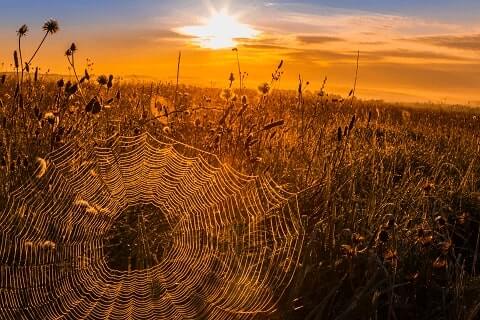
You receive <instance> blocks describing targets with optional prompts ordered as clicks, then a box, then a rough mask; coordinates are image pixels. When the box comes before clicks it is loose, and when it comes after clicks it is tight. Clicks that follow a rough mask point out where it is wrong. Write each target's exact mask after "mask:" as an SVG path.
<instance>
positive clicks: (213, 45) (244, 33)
mask: <svg viewBox="0 0 480 320" xmlns="http://www.w3.org/2000/svg"><path fill="white" fill-rule="evenodd" d="M176 31H177V32H179V33H180V34H183V35H186V36H191V37H193V41H194V42H195V43H196V44H198V45H199V46H201V47H202V48H209V49H224V48H231V47H235V46H236V45H237V43H236V41H235V39H240V38H242V39H252V38H255V37H256V36H257V35H258V34H259V32H258V31H257V30H255V29H253V28H252V27H250V26H249V25H247V24H244V23H241V22H239V21H238V20H237V17H235V16H233V15H230V14H229V13H228V11H227V10H226V9H223V10H221V11H214V12H213V13H212V15H211V17H210V18H208V19H206V20H204V21H203V24H201V25H192V26H184V27H181V28H178V29H176Z"/></svg>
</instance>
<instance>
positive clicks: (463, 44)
mask: <svg viewBox="0 0 480 320" xmlns="http://www.w3.org/2000/svg"><path fill="white" fill-rule="evenodd" d="M409 40H410V41H412V40H413V41H418V42H422V43H428V44H432V45H435V46H440V47H447V48H452V49H460V50H473V51H479V50H480V34H467V35H437V36H429V37H417V38H414V39H409Z"/></svg>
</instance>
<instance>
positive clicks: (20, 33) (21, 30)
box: [17, 24, 28, 37]
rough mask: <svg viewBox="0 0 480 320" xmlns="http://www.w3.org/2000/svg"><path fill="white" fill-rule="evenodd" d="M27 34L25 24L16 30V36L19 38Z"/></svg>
mask: <svg viewBox="0 0 480 320" xmlns="http://www.w3.org/2000/svg"><path fill="white" fill-rule="evenodd" d="M27 32H28V26H27V25H26V24H24V25H22V26H21V27H20V28H18V30H17V35H18V36H19V37H23V36H25V35H26V34H27Z"/></svg>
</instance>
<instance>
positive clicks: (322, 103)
mask: <svg viewBox="0 0 480 320" xmlns="http://www.w3.org/2000/svg"><path fill="white" fill-rule="evenodd" d="M277 71H278V70H277ZM0 76H1V75H0ZM81 76H82V79H81V80H80V81H79V82H77V80H76V79H75V78H73V77H72V78H71V79H70V80H71V82H70V81H68V82H67V80H64V81H63V80H62V81H60V79H56V80H52V79H48V80H47V79H44V76H42V75H36V74H34V70H30V72H29V73H27V72H25V75H24V79H23V83H22V84H18V83H19V80H18V78H17V75H15V74H14V73H12V74H8V75H4V76H3V77H1V79H0V80H1V82H0V102H1V103H0V135H1V141H0V162H1V164H0V165H1V167H0V181H1V183H0V185H1V191H0V199H1V200H0V204H1V206H0V207H1V209H2V210H3V209H4V208H5V205H6V201H7V197H8V195H9V194H10V193H11V192H12V191H13V190H15V189H16V188H18V187H19V186H21V185H22V184H23V183H25V182H26V181H28V180H29V179H31V177H32V175H33V173H34V171H35V170H36V169H37V168H38V166H39V165H41V160H38V159H39V158H40V159H43V158H44V157H45V156H46V155H47V154H48V153H49V152H51V151H52V150H55V149H57V148H59V147H60V146H62V145H63V144H65V143H68V142H69V141H72V140H74V139H78V137H79V136H80V134H82V133H83V132H87V137H88V138H89V139H93V138H107V137H109V136H111V135H114V134H117V135H136V134H139V133H141V132H144V131H148V132H150V133H152V134H153V135H157V136H160V135H166V136H168V137H171V138H174V139H176V140H178V141H181V142H184V143H186V144H189V145H193V146H195V147H197V148H199V149H202V150H205V151H208V152H211V153H214V154H216V155H218V156H219V158H220V159H221V160H222V161H223V162H225V163H228V164H230V165H231V166H233V167H234V168H235V169H237V170H238V171H240V172H243V173H246V174H249V175H268V176H271V177H272V178H273V179H274V180H275V181H276V182H278V183H279V184H281V185H282V186H283V188H285V189H286V190H289V191H295V192H299V201H300V210H301V215H302V217H303V218H304V221H305V228H306V239H305V244H304V247H303V252H302V255H301V259H300V262H299V264H298V265H297V270H296V273H295V277H294V279H293V281H292V284H291V286H290V287H289V288H288V290H287V292H286V294H285V295H284V297H283V299H282V303H281V304H280V305H279V308H278V309H277V311H276V312H275V313H274V314H273V315H271V317H272V318H278V319H304V318H307V319H330V318H337V319H364V318H373V319H387V318H388V319H413V318H418V319H463V318H467V319H476V318H477V317H478V316H480V312H479V310H480V307H479V306H480V300H479V297H478V290H479V289H480V280H479V279H480V278H478V274H477V272H479V270H478V266H479V262H478V260H479V257H478V254H479V249H480V232H479V231H480V222H479V218H480V216H479V215H480V143H479V141H480V140H479V138H480V113H479V112H478V110H474V109H467V108H464V109H462V110H460V109H458V108H457V109H453V108H452V109H450V110H445V109H440V108H437V107H436V106H434V105H432V106H431V107H428V108H411V107H402V106H401V105H399V104H396V105H390V104H388V103H382V102H368V101H362V100H360V99H357V98H355V96H354V94H353V95H351V96H350V97H348V98H345V99H341V98H338V97H336V96H333V95H328V94H327V93H325V92H323V91H321V93H320V92H313V91H304V90H303V89H302V88H299V89H298V90H294V91H293V90H292V91H291V92H287V91H281V90H276V89H275V79H272V82H271V83H270V82H269V83H267V85H262V86H261V87H260V88H259V90H257V91H255V90H250V89H245V88H242V89H239V88H238V85H237V82H236V81H235V80H234V79H233V80H232V79H231V81H230V82H228V81H226V83H225V87H226V88H227V89H223V90H221V89H212V88H198V87H189V86H183V85H180V86H179V87H178V89H177V88H176V85H175V84H166V83H135V84H134V83H128V82H127V81H117V80H116V78H115V77H113V79H109V78H108V77H107V76H101V77H99V76H98V75H97V76H95V77H93V76H92V77H91V78H90V77H89V75H88V76H87V75H85V76H84V75H83V74H81ZM232 82H233V85H232ZM229 87H231V88H229ZM233 88H236V89H233Z"/></svg>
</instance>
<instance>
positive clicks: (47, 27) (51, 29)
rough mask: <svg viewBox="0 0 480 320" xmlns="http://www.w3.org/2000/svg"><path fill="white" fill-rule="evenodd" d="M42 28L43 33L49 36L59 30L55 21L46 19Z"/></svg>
mask: <svg viewBox="0 0 480 320" xmlns="http://www.w3.org/2000/svg"><path fill="white" fill-rule="evenodd" d="M42 28H43V31H45V32H47V33H50V34H54V33H56V32H57V31H58V30H59V29H60V28H59V26H58V22H57V20H55V19H48V20H47V21H45V23H44V24H43V27H42Z"/></svg>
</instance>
